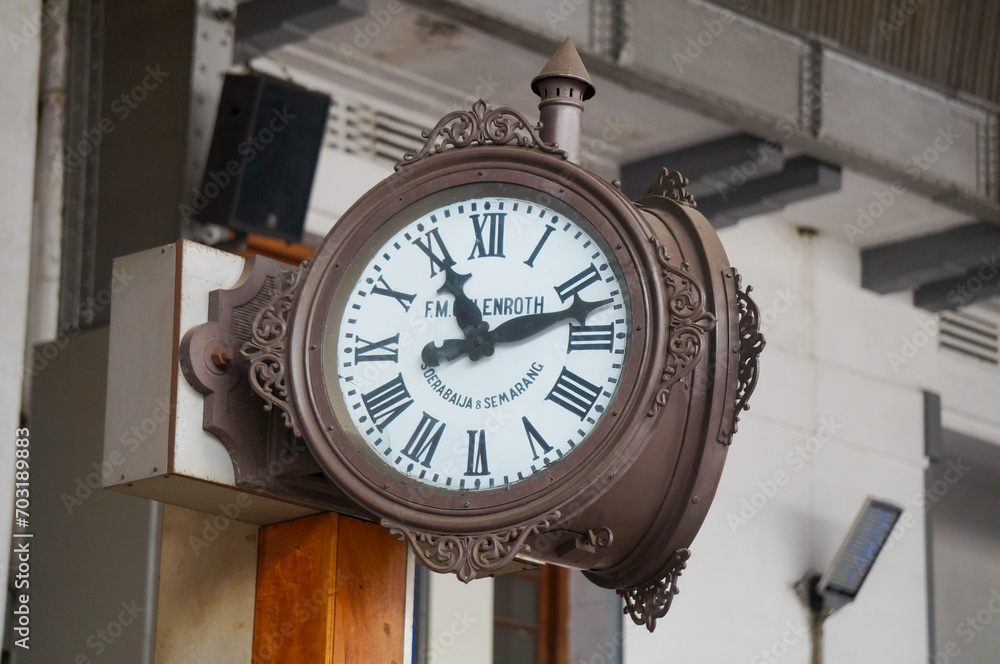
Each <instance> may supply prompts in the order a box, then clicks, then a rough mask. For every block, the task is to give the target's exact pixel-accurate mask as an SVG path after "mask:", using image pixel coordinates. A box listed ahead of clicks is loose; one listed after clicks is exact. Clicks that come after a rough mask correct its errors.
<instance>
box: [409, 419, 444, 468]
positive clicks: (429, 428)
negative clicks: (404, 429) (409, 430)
mask: <svg viewBox="0 0 1000 664" xmlns="http://www.w3.org/2000/svg"><path fill="white" fill-rule="evenodd" d="M435 425H437V430H435V429H434V427H435ZM443 434H444V424H439V423H438V421H437V419H435V418H433V417H431V416H430V415H428V414H427V413H422V414H421V416H420V423H419V424H417V428H416V429H414V430H413V434H412V435H411V436H410V441H409V442H408V443H406V447H404V448H403V455H404V456H407V457H409V458H411V459H413V460H414V461H419V462H420V465H421V466H424V467H425V468H430V467H431V459H432V458H433V457H434V452H435V450H437V446H438V443H439V442H441V436H442V435H443ZM421 456H423V459H422V460H421V458H420V457H421Z"/></svg>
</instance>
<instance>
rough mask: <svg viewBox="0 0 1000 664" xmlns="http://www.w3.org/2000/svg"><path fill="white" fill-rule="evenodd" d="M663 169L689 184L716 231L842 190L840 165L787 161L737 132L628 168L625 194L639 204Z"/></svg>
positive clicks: (774, 148) (774, 146)
mask: <svg viewBox="0 0 1000 664" xmlns="http://www.w3.org/2000/svg"><path fill="white" fill-rule="evenodd" d="M663 167H667V168H669V169H670V170H672V171H678V172H679V173H681V174H682V175H683V176H684V177H686V178H687V179H688V180H689V184H688V186H687V187H686V189H687V192H688V193H689V194H691V195H692V196H693V197H694V199H695V201H697V203H698V210H699V211H700V212H701V213H702V214H704V215H705V217H706V218H707V219H708V220H709V221H710V222H711V223H712V226H714V227H715V228H724V227H726V226H731V225H733V224H735V223H736V222H738V221H739V220H740V219H743V218H745V217H752V216H754V215H758V214H764V213H766V212H774V211H777V210H780V209H782V208H783V207H785V206H786V205H788V204H790V203H794V202H796V201H802V200H805V199H807V198H812V197H814V196H820V195H822V194H828V193H831V192H834V191H837V190H839V189H840V168H839V167H838V166H833V165H831V164H826V163H824V162H821V161H818V160H816V159H813V158H812V157H806V156H798V157H793V158H791V159H789V158H786V157H785V155H784V154H783V153H782V150H781V145H779V144H778V143H775V142H773V141H768V140H765V139H762V138H758V137H756V136H752V135H750V134H733V135H731V136H724V137H722V138H719V139H715V140H712V141H707V142H705V143H699V144H697V145H692V146H688V147H686V148H682V149H680V150H675V151H673V152H668V153H665V154H661V155H656V156H653V157H647V158H645V159H641V160H639V161H635V162H632V163H629V164H624V165H623V166H622V168H621V180H622V191H623V192H624V193H625V195H626V196H628V197H629V198H631V199H632V200H639V199H640V198H642V196H643V195H644V193H645V191H646V187H647V186H648V185H649V184H650V183H652V182H654V181H655V180H656V177H657V175H658V174H659V172H660V169H661V168H663Z"/></svg>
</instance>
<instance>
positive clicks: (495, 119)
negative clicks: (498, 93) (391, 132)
mask: <svg viewBox="0 0 1000 664" xmlns="http://www.w3.org/2000/svg"><path fill="white" fill-rule="evenodd" d="M539 129H541V125H531V124H529V123H528V120H527V119H526V118H525V117H524V116H523V115H521V114H520V113H519V112H517V111H515V110H514V109H513V108H507V107H501V108H493V107H491V106H490V105H489V103H488V102H486V101H484V100H482V99H480V100H479V101H477V102H475V103H474V104H473V105H472V110H471V111H453V112H451V113H449V114H448V115H446V116H444V117H443V118H441V120H440V122H438V123H437V125H435V126H434V128H433V129H431V130H430V131H424V132H421V135H422V136H423V137H424V138H426V139H427V142H426V143H424V145H423V147H421V148H420V149H419V150H411V151H410V152H407V153H406V154H404V155H403V161H401V162H399V163H397V164H396V170H397V171H398V170H399V169H401V168H402V167H404V166H406V165H408V164H412V163H415V162H417V161H419V160H420V159H423V158H424V157H426V156H427V155H430V154H437V153H439V152H443V151H444V150H446V149H447V148H449V147H451V148H464V147H468V146H469V145H474V144H478V145H488V144H490V143H494V144H496V145H508V144H511V143H513V144H514V145H516V146H517V147H522V148H530V147H535V148H538V149H539V150H541V151H542V152H548V153H549V154H554V155H556V156H561V157H562V158H563V159H565V158H566V152H565V151H563V150H560V149H559V147H558V146H556V145H550V144H548V143H546V142H544V141H543V140H542V139H541V138H539V136H538V130H539Z"/></svg>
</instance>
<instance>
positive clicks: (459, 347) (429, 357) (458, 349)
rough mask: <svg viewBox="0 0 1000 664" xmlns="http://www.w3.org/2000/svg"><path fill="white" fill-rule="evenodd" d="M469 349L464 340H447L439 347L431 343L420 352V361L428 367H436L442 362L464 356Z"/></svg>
mask: <svg viewBox="0 0 1000 664" xmlns="http://www.w3.org/2000/svg"><path fill="white" fill-rule="evenodd" d="M468 349H469V344H468V342H467V340H465V339H448V340H446V341H443V342H442V343H441V345H440V346H438V345H436V344H435V343H434V342H433V341H432V342H430V343H428V344H427V345H426V346H424V349H423V350H422V351H421V352H420V359H421V360H423V362H424V364H426V365H427V366H429V367H436V366H438V365H439V364H441V363H442V362H447V361H449V360H454V359H455V358H456V357H460V356H461V355H465V353H466V352H467V351H468Z"/></svg>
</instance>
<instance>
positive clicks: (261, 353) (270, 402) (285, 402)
mask: <svg viewBox="0 0 1000 664" xmlns="http://www.w3.org/2000/svg"><path fill="white" fill-rule="evenodd" d="M307 266H308V262H303V263H302V265H300V266H298V267H295V268H291V269H289V270H286V271H284V272H281V273H279V274H278V276H277V278H276V279H275V282H274V296H273V297H272V298H271V300H270V301H269V302H268V303H267V306H265V307H264V308H262V309H261V310H260V311H258V312H257V315H256V317H255V318H254V321H253V329H252V338H251V340H250V341H247V342H245V343H244V344H243V347H242V348H241V349H240V353H241V354H242V355H243V356H244V357H245V358H247V360H249V362H250V366H249V368H248V369H247V376H248V377H249V379H250V386H251V387H252V388H253V391H254V392H256V393H257V394H258V395H259V396H260V397H261V398H262V399H264V401H265V402H266V403H265V405H264V410H268V411H270V410H272V409H273V408H274V406H277V407H278V408H280V409H281V411H282V416H283V419H284V421H285V426H286V427H288V428H289V429H291V430H292V432H293V433H294V434H295V435H296V436H299V437H301V436H302V431H301V428H300V426H299V421H298V417H297V416H296V414H295V409H294V408H292V405H291V403H289V394H288V383H287V377H288V376H287V374H288V357H287V354H286V351H287V348H286V347H285V337H286V335H287V334H288V316H289V313H290V312H291V310H292V304H293V303H294V301H295V291H296V289H298V286H299V283H300V281H301V279H302V273H303V272H304V271H305V268H306V267H307Z"/></svg>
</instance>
